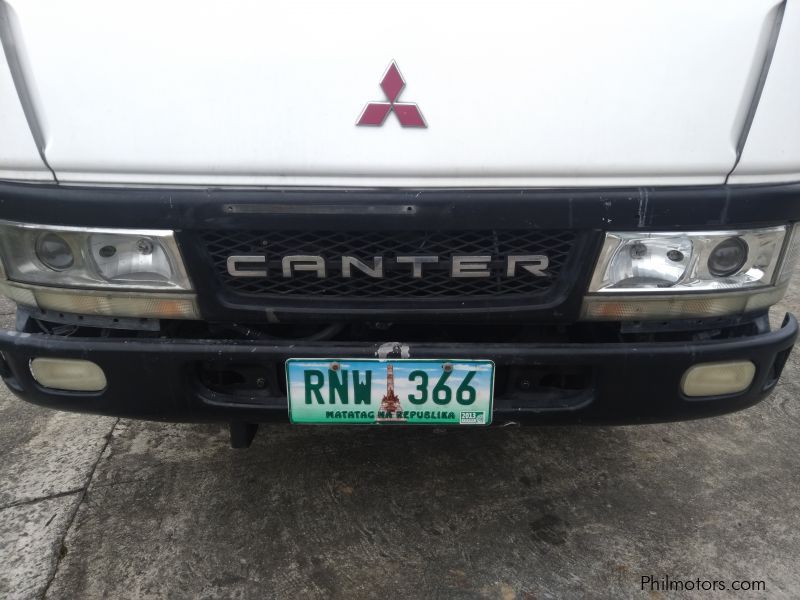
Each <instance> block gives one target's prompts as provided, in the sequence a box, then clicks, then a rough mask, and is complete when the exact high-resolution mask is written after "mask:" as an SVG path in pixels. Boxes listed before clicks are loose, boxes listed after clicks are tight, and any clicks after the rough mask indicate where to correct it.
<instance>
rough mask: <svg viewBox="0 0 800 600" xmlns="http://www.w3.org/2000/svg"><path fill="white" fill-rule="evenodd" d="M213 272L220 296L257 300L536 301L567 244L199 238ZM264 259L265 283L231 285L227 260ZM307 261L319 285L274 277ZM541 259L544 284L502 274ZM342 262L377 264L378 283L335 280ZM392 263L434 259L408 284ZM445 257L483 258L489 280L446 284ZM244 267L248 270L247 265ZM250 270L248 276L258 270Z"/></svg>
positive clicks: (424, 236)
mask: <svg viewBox="0 0 800 600" xmlns="http://www.w3.org/2000/svg"><path fill="white" fill-rule="evenodd" d="M200 240H201V243H202V244H203V245H204V246H205V248H206V250H207V252H208V254H209V255H210V257H211V260H212V262H213V265H214V270H215V272H216V274H217V277H218V278H219V280H220V282H221V283H222V285H223V288H224V289H225V290H226V291H227V292H231V293H236V294H242V295H248V296H258V297H270V296H272V297H283V298H286V297H296V298H314V297H320V296H323V297H346V298H364V299H382V300H391V299H403V298H451V299H452V298H453V297H462V298H463V297H469V298H497V297H504V298H505V297H520V296H525V297H530V296H540V295H542V294H545V293H546V292H548V291H550V290H551V289H552V288H553V286H554V285H555V283H556V281H557V279H558V275H559V273H560V272H561V269H562V267H563V266H564V264H565V262H566V260H567V258H568V257H569V254H570V250H571V248H572V246H573V244H574V241H575V234H574V233H573V232H571V231H563V230H562V231H542V230H524V231H516V230H485V231H476V230H469V231H369V232H366V231H365V232H351V231H271V232H265V231H235V232H232V231H220V230H215V231H203V232H201V233H200ZM252 254H257V255H265V256H266V257H267V265H266V266H267V270H268V272H269V276H268V277H232V276H231V275H229V274H228V269H227V259H228V257H229V256H231V255H252ZM291 254H310V255H318V256H322V257H324V258H325V261H326V273H327V277H326V278H319V277H317V275H316V274H315V273H310V272H296V273H294V276H293V277H291V278H284V277H282V275H281V258H282V257H283V256H286V255H291ZM530 254H543V255H546V256H547V257H548V259H549V266H548V268H547V271H546V273H547V274H548V276H547V277H538V276H535V275H533V274H530V273H527V272H525V271H523V270H522V269H519V271H518V274H517V276H516V277H507V276H506V274H505V258H506V257H507V256H509V255H530ZM342 255H347V256H353V257H355V258H358V259H359V260H362V261H364V262H365V263H366V264H368V265H371V264H372V260H373V257H374V256H383V257H384V277H383V278H381V279H379V278H373V277H369V276H368V275H366V274H363V273H361V272H360V271H358V270H355V269H354V270H353V272H352V275H353V276H352V278H344V277H342V275H341V257H342ZM397 255H410V256H413V255H435V256H439V262H438V263H435V264H425V265H424V266H423V277H422V278H421V279H419V278H417V279H415V278H413V277H412V275H411V265H409V264H397V263H395V261H394V260H393V257H394V256H397ZM453 255H490V256H491V257H492V262H491V263H490V267H491V271H492V276H491V277H490V278H452V277H451V276H450V268H451V263H450V258H451V257H452V256H453ZM248 267H250V266H249V265H248ZM263 267H264V265H253V266H252V268H263Z"/></svg>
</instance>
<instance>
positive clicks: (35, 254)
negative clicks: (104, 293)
mask: <svg viewBox="0 0 800 600" xmlns="http://www.w3.org/2000/svg"><path fill="white" fill-rule="evenodd" d="M0 256H2V258H3V263H4V265H5V270H6V276H7V277H8V278H9V279H11V280H12V281H17V282H20V283H33V284H39V285H48V286H57V287H75V288H91V289H98V288H99V289H120V290H131V289H137V290H158V291H179V290H191V289H192V286H191V283H190V282H189V278H188V276H187V275H186V271H185V270H184V267H183V262H182V260H181V257H180V253H179V251H178V246H177V245H176V244H175V239H174V238H173V235H172V232H171V231H151V230H134V229H132V230H125V229H120V230H112V229H84V228H77V227H51V226H44V225H27V224H21V223H7V222H0Z"/></svg>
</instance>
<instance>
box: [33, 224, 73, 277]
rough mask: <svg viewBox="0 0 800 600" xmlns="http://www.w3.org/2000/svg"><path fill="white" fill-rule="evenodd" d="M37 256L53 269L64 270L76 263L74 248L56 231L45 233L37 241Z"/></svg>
mask: <svg viewBox="0 0 800 600" xmlns="http://www.w3.org/2000/svg"><path fill="white" fill-rule="evenodd" d="M36 257H37V258H38V259H39V260H40V261H42V264H43V265H44V266H46V267H48V268H50V269H52V270H53V271H64V270H65V269H69V268H70V267H71V266H72V265H74V264H75V257H74V256H73V255H72V248H70V247H69V244H68V243H67V242H66V240H65V239H64V238H62V237H61V236H59V235H56V234H55V233H43V234H41V235H40V236H39V239H38V240H37V241H36Z"/></svg>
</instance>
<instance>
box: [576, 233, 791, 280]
mask: <svg viewBox="0 0 800 600" xmlns="http://www.w3.org/2000/svg"><path fill="white" fill-rule="evenodd" d="M785 237H786V227H785V226H779V227H768V228H763V229H751V230H743V231H714V232H707V231H701V232H679V233H666V232H665V233H661V232H653V233H642V232H631V233H607V234H606V240H605V243H604V245H603V250H602V252H601V256H600V260H599V262H598V264H597V267H596V269H595V273H594V277H593V278H592V283H591V285H590V288H589V292H592V293H594V292H599V293H674V292H676V291H717V290H735V289H746V288H756V287H763V286H768V285H771V284H772V283H773V279H774V275H775V272H776V269H777V267H778V262H779V259H780V256H781V249H782V248H783V242H784V238H785Z"/></svg>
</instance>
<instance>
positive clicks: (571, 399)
mask: <svg viewBox="0 0 800 600" xmlns="http://www.w3.org/2000/svg"><path fill="white" fill-rule="evenodd" d="M797 330H798V325H797V321H796V320H795V318H794V317H793V316H791V315H787V317H786V319H785V321H784V324H783V326H782V327H781V329H779V330H777V331H773V332H769V333H763V334H758V335H752V336H744V337H738V338H731V339H727V340H723V341H708V342H694V343H685V342H681V343H674V342H667V343H664V342H660V343H635V344H634V343H602V344H590V343H580V344H523V345H518V344H426V343H418V344H409V345H406V346H405V347H402V346H401V345H398V346H396V347H395V348H396V350H397V351H402V353H403V356H410V357H411V358H440V359H457V358H464V359H492V360H494V361H495V363H496V365H497V374H498V378H499V379H498V384H497V386H496V399H495V413H494V421H493V422H494V424H495V425H503V424H505V423H509V422H516V423H552V422H582V423H643V422H659V421H670V420H678V419H692V418H698V417H705V416H711V415H717V414H721V413H725V412H730V411H734V410H738V409H742V408H746V407H748V406H751V405H753V404H755V403H757V402H758V401H759V400H761V399H763V398H764V397H766V395H767V394H768V393H769V392H770V391H771V390H772V389H773V388H774V386H775V384H776V383H777V381H778V378H779V376H780V373H781V370H782V368H783V365H784V364H785V362H786V359H787V357H788V355H789V352H790V350H791V348H792V345H793V344H794V341H795V338H796V337H797ZM387 347H388V348H392V346H391V345H389V346H387V345H386V344H372V343H338V342H324V343H320V342H317V343H305V344H292V345H287V344H282V345H281V344H273V343H263V342H244V341H220V340H180V339H153V340H146V339H133V338H131V339H126V338H116V339H104V338H66V337H57V336H52V335H45V334H27V333H14V332H4V333H0V352H2V357H3V360H2V365H0V366H1V367H2V372H3V378H4V380H5V382H6V384H7V385H8V386H9V388H11V390H13V391H14V392H15V393H16V394H18V395H19V396H21V397H22V398H24V399H26V400H29V401H31V402H34V403H36V404H41V405H44V406H48V407H52V408H58V409H63V410H72V411H84V412H91V413H100V414H107V415H118V416H125V417H136V418H145V419H153V420H170V421H189V422H195V421H247V422H268V421H286V420H287V406H286V398H285V382H283V381H282V379H281V375H280V374H281V373H282V371H283V369H282V367H283V362H284V361H285V360H286V359H287V358H312V357H315V358H320V357H342V358H359V357H376V356H381V357H386V356H387V354H385V349H386V348H387ZM401 347H402V350H400V349H401ZM406 353H407V354H406ZM392 356H393V355H392V354H391V353H389V354H388V357H392ZM36 357H60V358H82V359H87V360H91V361H94V362H95V363H97V364H98V365H100V366H101V367H102V369H103V370H104V371H105V373H106V377H107V380H108V387H107V388H106V389H105V390H104V391H103V392H100V393H76V392H63V391H56V390H46V389H44V388H42V387H41V386H39V385H38V384H37V383H36V382H35V381H34V380H33V378H32V376H31V373H30V369H29V363H30V360H31V359H33V358H36ZM396 357H397V358H399V357H400V356H399V355H398V356H396ZM741 359H746V360H751V361H753V363H754V364H755V365H756V375H755V379H754V381H753V384H752V385H751V387H750V388H749V389H748V390H747V391H745V392H743V393H740V394H734V395H730V396H725V397H714V398H708V399H703V400H698V399H689V398H686V397H685V396H683V395H682V393H681V391H680V382H681V378H682V376H683V374H684V373H685V371H686V369H687V368H689V367H690V366H691V365H694V364H698V363H705V362H718V361H730V360H741ZM226 365H227V366H230V367H231V368H238V369H244V368H245V366H246V367H247V369H249V370H250V371H251V372H256V373H263V375H262V376H261V377H259V378H258V385H257V388H258V389H256V387H254V388H253V390H252V391H250V392H248V391H247V390H245V391H243V392H242V391H241V390H240V392H239V393H236V394H233V393H224V392H220V391H219V390H218V389H217V390H215V389H214V386H213V385H209V384H208V383H207V381H206V379H207V378H206V377H205V376H204V375H205V374H207V373H208V370H209V369H211V368H212V367H213V368H214V369H220V368H222V369H224V368H225V366H226ZM542 369H544V370H547V369H551V370H552V369H561V370H562V371H565V372H572V373H575V372H580V373H583V374H584V375H585V377H584V379H582V380H581V381H583V384H582V386H581V385H578V386H573V387H574V389H567V390H564V389H562V390H561V391H560V392H558V393H557V392H555V391H553V390H552V389H547V388H546V386H545V387H541V388H538V387H536V385H534V386H533V388H529V389H522V390H521V389H520V388H519V386H518V385H516V384H517V382H518V380H519V377H525V376H526V375H525V373H530V372H537V370H539V371H541V370H542Z"/></svg>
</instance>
